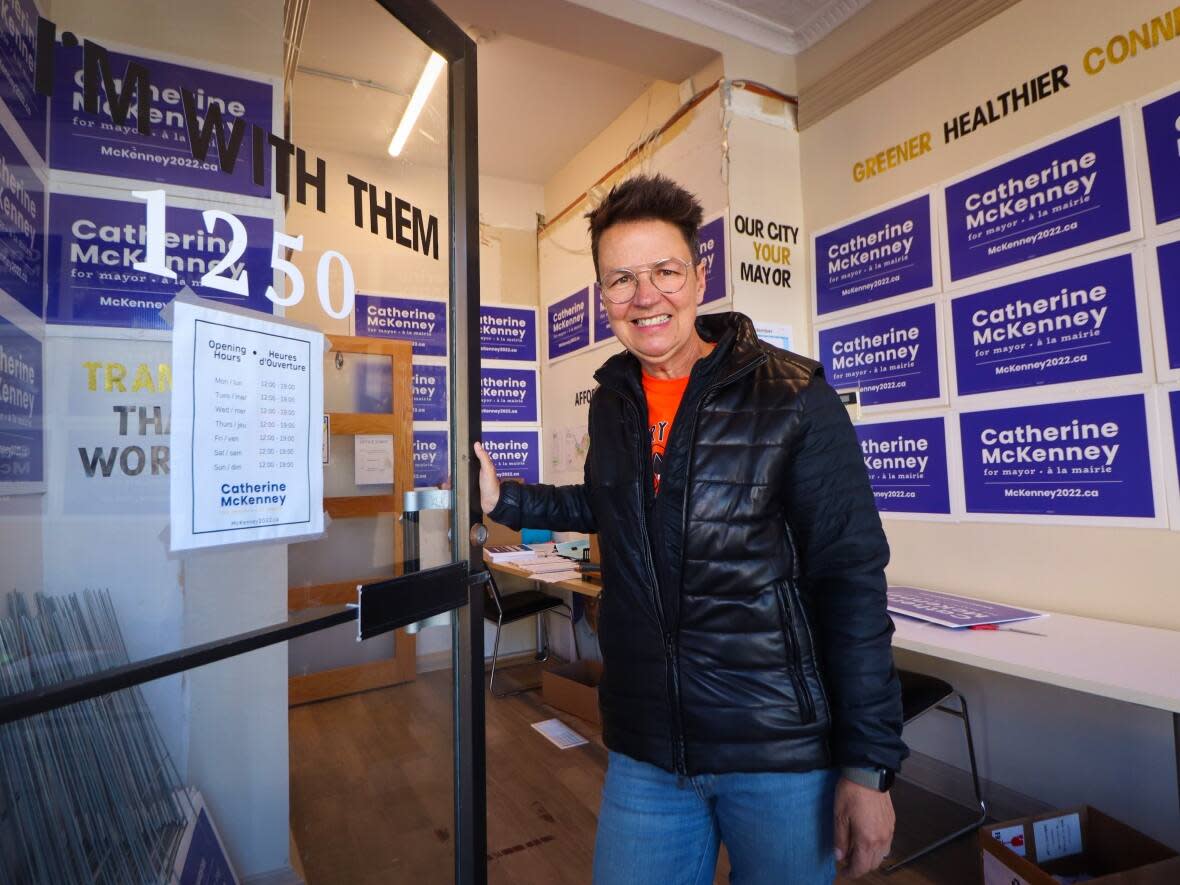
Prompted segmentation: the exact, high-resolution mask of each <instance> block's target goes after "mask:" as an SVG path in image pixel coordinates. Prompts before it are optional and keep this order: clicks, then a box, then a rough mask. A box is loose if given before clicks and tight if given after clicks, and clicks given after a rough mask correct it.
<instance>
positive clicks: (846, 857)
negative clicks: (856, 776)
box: [835, 778, 895, 879]
mask: <svg viewBox="0 0 1180 885" xmlns="http://www.w3.org/2000/svg"><path fill="white" fill-rule="evenodd" d="M894 820H895V817H894V814H893V800H892V799H890V798H889V794H888V793H879V792H877V791H876V790H870V789H869V788H868V787H862V786H861V785H860V784H854V783H853V782H852V781H850V780H848V779H847V778H840V781H839V783H837V784H836V833H835V836H836V839H835V841H836V865H837V867H839V868H840V870H841V872H842V874H843V875H845V876H848V877H850V878H852V879H855V878H857V877H858V876H863V875H864V874H865V873H867V872H869V871H870V870H875V869H876V868H877V867H879V866H880V865H881V861H883V860H884V859H885V857H886V855H888V854H889V846H890V844H891V843H892V842H893V824H894Z"/></svg>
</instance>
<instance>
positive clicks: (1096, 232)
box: [943, 116, 1139, 282]
mask: <svg viewBox="0 0 1180 885" xmlns="http://www.w3.org/2000/svg"><path fill="white" fill-rule="evenodd" d="M1126 138H1127V135H1126V132H1125V131H1124V127H1123V120H1122V117H1120V116H1115V117H1110V118H1109V119H1107V120H1104V121H1102V122H1101V123H1098V124H1096V125H1093V126H1090V127H1088V128H1086V129H1082V130H1081V131H1079V132H1075V133H1073V134H1072V135H1067V136H1065V137H1064V138H1059V139H1056V140H1054V141H1052V142H1050V143H1048V144H1046V145H1045V146H1043V147H1039V148H1037V149H1035V150H1031V151H1028V152H1027V153H1023V154H1020V155H1018V156H1016V157H1014V158H1012V159H1010V160H1007V161H1005V162H1003V163H999V164H998V165H995V166H992V167H991V168H990V169H986V170H984V171H982V172H977V173H974V174H972V175H970V176H968V177H966V178H963V179H961V180H959V181H957V182H955V183H953V184H949V185H947V186H946V188H945V201H946V229H945V231H944V236H945V237H946V248H945V249H944V250H943V254H944V259H943V260H944V262H946V264H947V273H946V279H947V280H948V281H950V282H961V281H963V280H967V279H971V278H982V277H983V275H985V274H994V273H996V272H999V271H1003V270H1005V269H1008V268H1013V267H1017V266H1019V265H1023V264H1025V263H1027V262H1031V261H1043V260H1044V259H1046V258H1048V257H1055V258H1058V259H1061V258H1067V257H1070V256H1071V255H1075V254H1079V253H1081V252H1086V251H1093V250H1095V249H1098V248H1101V247H1102V246H1111V245H1115V244H1116V243H1120V242H1125V241H1127V240H1130V239H1133V238H1135V237H1137V236H1138V234H1139V217H1138V211H1137V209H1138V206H1137V205H1135V204H1133V203H1132V200H1131V196H1130V194H1131V191H1130V189H1129V186H1130V185H1131V184H1132V183H1131V182H1130V181H1129V180H1128V175H1127V141H1126ZM1133 208H1134V209H1135V210H1136V211H1132V209H1133Z"/></svg>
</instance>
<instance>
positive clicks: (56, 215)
mask: <svg viewBox="0 0 1180 885" xmlns="http://www.w3.org/2000/svg"><path fill="white" fill-rule="evenodd" d="M235 214H236V215H237V216H238V218H240V219H241V221H242V224H243V225H244V226H245V228H246V236H247V246H246V248H245V250H244V251H243V252H242V253H241V254H240V255H239V256H237V257H236V258H235V260H234V261H232V262H231V263H230V264H229V265H228V266H226V267H224V268H221V264H222V262H223V261H224V260H225V259H226V258H228V257H230V254H231V245H232V235H231V232H230V230H229V228H228V226H227V225H225V224H222V223H219V224H218V226H216V227H215V228H214V229H213V231H212V232H209V231H207V230H206V229H205V222H204V219H203V218H202V213H201V212H199V211H197V210H196V209H183V208H180V207H179V206H174V205H169V206H168V210H167V215H166V217H165V228H166V230H167V234H166V237H165V242H166V245H167V253H166V254H167V257H166V259H165V263H166V264H167V266H168V267H169V268H170V269H172V270H173V271H175V273H176V279H174V280H169V279H165V278H164V277H160V276H156V275H155V274H150V273H146V272H144V271H138V270H136V269H135V267H134V265H135V263H136V262H139V261H143V260H144V259H145V252H146V244H147V228H146V225H145V220H146V215H147V204H146V203H143V202H139V201H134V200H107V199H102V198H99V197H84V196H75V195H71V194H52V195H51V196H50V198H49V270H48V278H49V299H48V302H47V305H46V319H47V320H48V321H49V322H50V323H59V324H73V325H83V326H122V327H130V328H135V329H166V328H168V325H167V323H166V322H165V321H164V318H163V317H161V316H160V315H159V314H160V311H161V310H162V309H163V308H164V307H165V306H166V305H167V304H168V303H169V302H170V301H172V299H173V298H174V297H175V296H176V295H177V293H178V292H180V290H181V289H183V288H184V287H185V286H189V287H191V288H192V290H193V291H194V292H195V293H196V294H197V295H199V296H201V297H202V298H208V299H211V300H214V301H224V302H226V303H230V304H234V305H236V306H238V307H245V308H249V309H251V310H257V311H261V312H263V313H273V312H274V305H273V304H272V303H271V302H270V301H269V300H268V299H267V297H266V287H267V286H269V285H270V284H271V282H272V280H273V279H274V276H273V272H272V271H271V267H270V244H271V240H272V239H273V229H274V222H273V221H272V220H271V219H270V218H269V217H261V218H260V217H257V216H249V215H245V214H243V213H242V212H241V211H240V210H239V211H238V212H236V213H235ZM208 274H216V275H218V276H222V277H231V278H233V279H242V278H243V277H248V280H249V295H248V296H247V297H245V298H242V297H240V296H237V295H234V294H231V293H229V292H224V291H222V290H220V289H214V288H211V287H209V286H206V285H204V284H203V283H202V279H203V278H204V277H205V276H206V275H208Z"/></svg>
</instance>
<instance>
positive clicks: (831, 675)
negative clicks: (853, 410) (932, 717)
mask: <svg viewBox="0 0 1180 885" xmlns="http://www.w3.org/2000/svg"><path fill="white" fill-rule="evenodd" d="M800 407H801V410H802V414H801V417H800V426H799V432H798V435H797V436H796V439H795V442H794V449H793V452H792V458H791V466H790V469H789V473H788V480H787V482H788V488H787V490H786V500H787V514H786V515H787V522H788V525H789V526H790V529H791V531H792V533H793V535H794V537H795V539H796V542H797V546H798V552H797V555H798V557H799V559H800V563H799V565H800V578H801V585H802V587H801V589H802V590H803V592H804V594H805V596H806V598H807V599H808V600H809V602H810V606H809V607H810V609H811V611H812V613H813V615H814V619H815V621H816V623H815V628H816V630H815V632H816V634H817V635H816V642H817V644H818V646H819V649H818V651H819V654H820V659H821V661H822V662H823V665H824V667H825V683H826V685H827V688H828V692H829V694H830V701H831V708H832V710H831V712H832V738H831V746H832V762H833V764H835V765H837V766H866V767H876V766H883V767H885V768H889V769H892V770H894V771H897V770H898V769H899V768H900V767H901V761H902V759H904V758H905V756H906V755H907V750H906V747H905V744H904V743H902V740H901V726H902V722H901V689H900V685H899V683H898V679H897V674H896V671H895V670H894V667H893V651H892V648H891V644H890V643H891V637H892V634H893V622H892V620H891V619H890V617H889V613H888V612H887V611H886V607H885V606H886V596H885V566H886V564H887V563H888V562H889V545H888V543H887V541H886V540H885V532H884V530H883V529H882V527H881V519H880V517H879V516H878V515H877V507H876V504H875V503H874V499H873V491H872V487H871V486H870V485H869V478H868V473H867V471H866V470H865V465H864V460H863V458H862V456H861V450H860V444H859V443H858V441H857V437H856V431H855V430H854V429H853V427H852V422H851V421H850V420H849V417H848V412H847V410H846V408H845V406H844V404H843V403H841V402H840V400H839V398H838V397H837V396H836V392H835V391H834V390H833V389H832V387H831V386H830V385H829V384H828V383H827V381H825V380H824V378H823V376H822V375H817V376H816V377H815V378H814V379H813V380H812V382H811V383H810V384H809V385H808V386H807V387H806V388H804V390H803V391H802V392H801V393H800Z"/></svg>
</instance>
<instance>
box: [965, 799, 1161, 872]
mask: <svg viewBox="0 0 1180 885" xmlns="http://www.w3.org/2000/svg"><path fill="white" fill-rule="evenodd" d="M979 847H980V861H981V862H982V864H983V882H984V885H1059V883H1072V882H1086V883H1088V885H1175V883H1177V882H1180V855H1177V853H1176V852H1175V851H1173V850H1172V849H1171V848H1168V847H1167V846H1166V845H1161V844H1160V843H1159V842H1156V841H1155V840H1154V839H1150V838H1148V837H1147V836H1144V835H1143V834H1142V833H1140V832H1139V831H1138V830H1134V829H1132V828H1131V827H1129V826H1127V825H1126V824H1124V823H1120V822H1119V821H1117V820H1115V819H1114V818H1113V817H1108V816H1107V815H1105V814H1103V813H1102V812H1101V811H1099V810H1098V809H1096V808H1091V807H1090V806H1088V805H1083V806H1082V807H1080V808H1074V809H1069V810H1067V811H1052V812H1048V813H1047V814H1039V815H1036V816H1034V817H1025V818H1021V819H1019V820H1011V821H1006V822H1004V823H1000V824H988V825H986V826H983V827H981V828H980V830H979Z"/></svg>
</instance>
